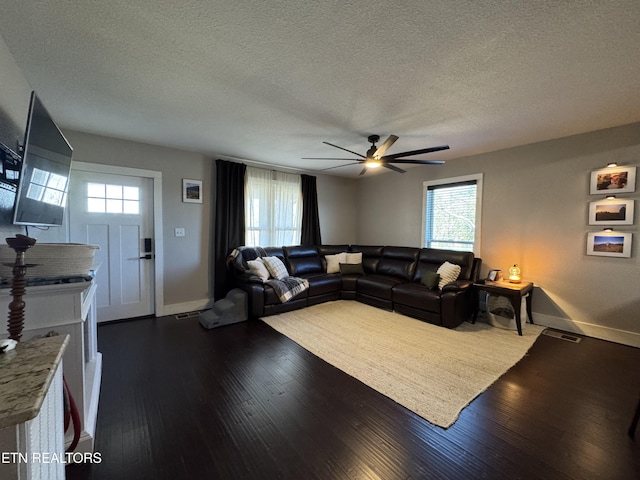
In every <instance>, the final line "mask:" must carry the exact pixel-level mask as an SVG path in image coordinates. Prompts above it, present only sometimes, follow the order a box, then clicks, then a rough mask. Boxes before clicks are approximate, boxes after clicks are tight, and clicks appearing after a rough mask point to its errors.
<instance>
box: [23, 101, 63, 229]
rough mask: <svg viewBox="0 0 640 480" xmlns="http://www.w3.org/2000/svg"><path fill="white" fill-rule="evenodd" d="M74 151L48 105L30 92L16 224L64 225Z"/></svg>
mask: <svg viewBox="0 0 640 480" xmlns="http://www.w3.org/2000/svg"><path fill="white" fill-rule="evenodd" d="M72 152H73V149H72V148H71V145H69V142H68V141H67V139H66V138H65V137H64V135H63V134H62V132H61V131H60V129H59V128H58V126H57V125H56V124H55V122H54V121H53V120H52V118H51V115H49V112H47V109H46V108H45V107H44V105H43V104H42V102H41V101H40V99H39V98H38V96H37V95H36V94H35V92H31V102H30V104H29V115H28V116H27V128H26V131H25V135H24V147H23V151H22V167H21V170H20V174H19V182H18V192H17V195H16V202H15V206H14V215H13V223H14V224H16V225H35V226H54V225H55V226H59V225H62V221H63V219H64V209H65V206H66V203H67V191H68V188H69V173H70V171H71V155H72Z"/></svg>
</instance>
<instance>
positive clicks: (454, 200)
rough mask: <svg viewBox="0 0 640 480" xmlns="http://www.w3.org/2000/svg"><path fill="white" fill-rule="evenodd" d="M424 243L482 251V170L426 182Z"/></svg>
mask: <svg viewBox="0 0 640 480" xmlns="http://www.w3.org/2000/svg"><path fill="white" fill-rule="evenodd" d="M423 195H424V200H423V209H424V210H423V216H422V218H423V222H424V228H423V233H424V238H423V246H424V247H429V248H441V249H446V250H462V251H473V252H474V253H475V254H476V255H479V254H480V232H479V228H476V227H477V226H479V225H480V212H481V199H482V174H478V175H469V176H464V177H455V178H449V179H444V180H437V181H429V182H424V184H423Z"/></svg>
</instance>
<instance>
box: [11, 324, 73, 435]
mask: <svg viewBox="0 0 640 480" xmlns="http://www.w3.org/2000/svg"><path fill="white" fill-rule="evenodd" d="M68 342H69V336H68V335H58V336H55V337H45V338H38V339H32V340H28V341H25V342H19V343H18V345H17V346H16V348H15V349H14V350H11V351H9V352H5V353H0V429H1V428H6V427H10V426H13V425H17V424H19V423H24V422H26V421H28V420H31V419H33V418H35V417H36V416H37V415H38V413H39V412H40V407H41V406H42V402H43V401H44V397H45V395H46V394H47V392H48V390H49V385H50V384H51V380H52V379H53V375H54V373H55V372H56V369H57V368H58V365H59V364H60V362H61V361H62V354H63V353H64V350H65V348H66V346H67V343H68Z"/></svg>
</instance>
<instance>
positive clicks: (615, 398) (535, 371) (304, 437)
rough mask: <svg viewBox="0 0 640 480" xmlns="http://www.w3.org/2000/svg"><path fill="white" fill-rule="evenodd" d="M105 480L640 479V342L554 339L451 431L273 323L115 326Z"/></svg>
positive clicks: (107, 343)
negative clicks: (635, 423) (638, 345)
mask: <svg viewBox="0 0 640 480" xmlns="http://www.w3.org/2000/svg"><path fill="white" fill-rule="evenodd" d="M98 343H99V350H100V351H101V352H102V353H103V379H102V390H101V394H100V406H99V411H98V424H97V435H96V445H95V447H96V448H95V449H96V451H98V452H100V453H101V455H102V459H103V462H102V463H101V464H96V465H88V464H84V465H72V466H68V467H67V477H68V478H69V479H70V480H87V479H91V480H101V479H109V480H112V479H145V478H149V479H193V478H198V479H247V480H250V479H261V480H262V479H278V478H281V479H296V480H298V479H305V480H306V479H311V480H313V479H318V480H329V479H331V480H333V479H349V480H354V479H356V480H360V479H363V480H364V479H385V480H388V479H403V480H404V479H447V480H449V479H458V478H460V479H476V478H489V479H515V478H523V479H544V480H548V479H558V480H573V479H576V480H577V479H580V480H588V479H596V478H607V479H608V478H616V479H620V480H625V479H637V478H640V445H639V443H637V442H634V441H633V440H631V439H630V437H628V435H627V434H626V430H627V429H628V426H629V423H630V421H631V418H632V415H633V412H634V409H635V405H636V402H637V398H638V392H639V391H640V349H635V348H631V347H626V346H622V345H617V344H613V343H609V342H604V341H600V340H595V339H590V338H584V339H583V340H582V341H581V342H580V343H578V344H573V343H569V342H565V341H562V340H559V339H556V338H551V337H546V336H541V337H540V338H539V339H538V340H537V342H536V344H535V345H534V346H533V348H532V349H531V350H530V352H529V354H528V355H527V356H525V358H524V359H523V360H522V361H520V362H519V363H518V364H517V365H515V366H514V367H513V368H512V369H510V370H509V372H507V373H506V374H505V375H504V376H503V377H501V378H500V379H499V380H498V381H497V382H496V383H495V384H494V385H492V386H491V387H490V388H489V389H488V390H487V391H486V392H484V393H482V394H481V395H480V396H479V397H478V398H477V399H475V400H474V401H473V402H472V403H471V404H470V405H469V406H468V407H467V408H465V409H464V410H463V412H462V413H461V415H460V418H459V419H458V420H457V422H456V423H455V424H454V425H453V426H452V427H451V428H449V429H442V428H440V427H437V426H434V425H432V424H430V423H429V422H427V421H425V420H424V419H422V418H420V417H419V416H417V415H416V414H414V413H412V412H410V411H408V410H407V409H406V408H404V407H402V406H400V405H398V404H397V403H395V402H394V401H393V400H391V399H389V398H387V397H385V396H383V395H381V394H379V393H377V392H375V391H374V390H372V389H371V388H370V387H368V386H366V385H364V384H362V383H361V382H359V381H357V380H355V379H353V378H352V377H349V376H348V375H346V374H345V373H343V372H341V371H340V370H338V369H336V368H335V367H332V366H331V365H329V364H327V363H326V362H324V361H323V360H321V359H319V358H317V357H315V356H314V355H313V354H311V353H310V352H308V351H306V350H304V349H303V348H302V347H300V346H299V345H297V344H296V343H295V342H293V341H291V340H290V339H288V338H286V337H284V336H282V335H280V334H279V333H277V332H275V331H274V330H272V329H271V328H270V327H268V326H267V325H266V324H264V323H263V322H259V321H256V322H243V323H240V324H236V325H231V326H227V327H222V328H218V329H214V330H209V331H207V330H204V329H203V328H201V327H200V326H199V325H198V324H197V321H196V319H193V318H192V319H181V320H178V319H175V318H173V317H164V318H158V319H151V318H150V319H139V320H134V321H129V322H119V323H113V324H108V325H101V326H100V327H99V329H98Z"/></svg>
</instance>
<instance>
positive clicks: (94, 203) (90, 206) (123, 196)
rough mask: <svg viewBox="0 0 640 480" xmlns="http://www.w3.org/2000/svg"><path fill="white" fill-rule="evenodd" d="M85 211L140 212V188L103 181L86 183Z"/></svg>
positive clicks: (130, 213) (131, 213)
mask: <svg viewBox="0 0 640 480" xmlns="http://www.w3.org/2000/svg"><path fill="white" fill-rule="evenodd" d="M87 211H88V212H89V213H120V214H129V215H138V214H139V213H140V189H139V188H138V187H127V186H124V185H109V184H104V183H88V184H87Z"/></svg>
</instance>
